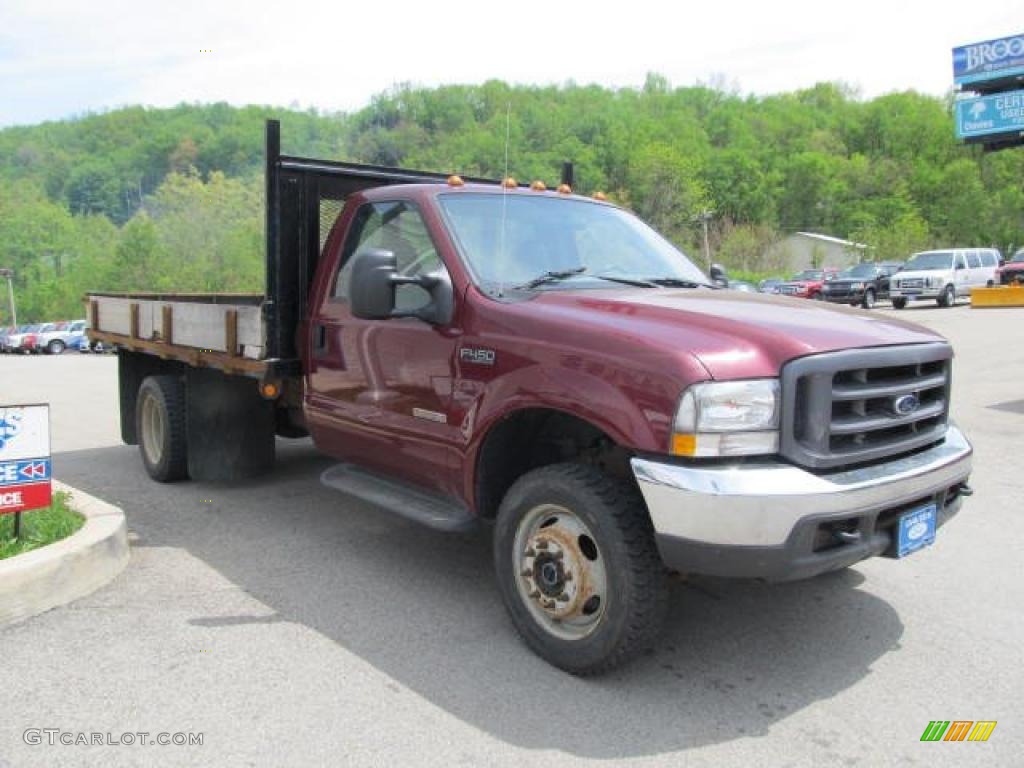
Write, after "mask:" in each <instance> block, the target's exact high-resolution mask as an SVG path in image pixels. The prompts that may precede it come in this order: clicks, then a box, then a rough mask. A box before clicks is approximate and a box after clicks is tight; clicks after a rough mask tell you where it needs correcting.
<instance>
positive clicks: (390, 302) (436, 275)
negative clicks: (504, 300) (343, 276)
mask: <svg viewBox="0 0 1024 768" xmlns="http://www.w3.org/2000/svg"><path fill="white" fill-rule="evenodd" d="M352 258H353V262H352V281H351V284H350V286H349V301H350V304H351V307H352V314H353V315H355V316H356V317H358V318H361V319H363V320H388V319H390V318H393V317H415V318H418V319H420V320H423V321H424V322H427V323H433V324H438V325H443V324H445V323H449V322H451V319H452V314H453V312H454V308H455V291H454V289H453V288H452V283H451V279H450V278H449V277H448V273H447V272H446V271H445V270H444V269H438V270H437V271H436V272H430V273H427V274H423V275H415V276H412V277H406V276H403V275H399V274H398V260H397V258H396V257H395V254H394V252H392V251H385V250H383V249H381V248H369V249H367V250H365V251H360V252H359V253H357V254H355V255H354V256H353V257H352ZM400 285H418V286H420V287H421V288H423V289H424V290H425V291H426V292H427V293H428V294H430V301H429V302H428V303H427V304H426V305H424V306H422V307H420V308H418V309H414V310H399V309H395V289H396V288H398V286H400Z"/></svg>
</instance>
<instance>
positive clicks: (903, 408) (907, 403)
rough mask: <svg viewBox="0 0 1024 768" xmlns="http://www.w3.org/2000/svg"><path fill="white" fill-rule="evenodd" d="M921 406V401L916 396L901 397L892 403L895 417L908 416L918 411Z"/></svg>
mask: <svg viewBox="0 0 1024 768" xmlns="http://www.w3.org/2000/svg"><path fill="white" fill-rule="evenodd" d="M920 405H921V401H920V400H919V399H918V397H917V395H903V396H902V397H897V398H896V399H895V400H893V402H892V409H893V410H894V411H895V412H896V415H897V416H909V415H910V414H912V413H913V412H914V411H916V410H917V409H918V407H919V406H920Z"/></svg>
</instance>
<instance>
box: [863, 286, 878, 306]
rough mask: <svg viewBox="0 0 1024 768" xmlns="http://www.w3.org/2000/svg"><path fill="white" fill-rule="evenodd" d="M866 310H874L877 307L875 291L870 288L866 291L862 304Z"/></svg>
mask: <svg viewBox="0 0 1024 768" xmlns="http://www.w3.org/2000/svg"><path fill="white" fill-rule="evenodd" d="M861 306H862V307H864V309H873V308H874V306H875V289H874V288H868V289H866V290H865V291H864V300H863V301H862V302H861Z"/></svg>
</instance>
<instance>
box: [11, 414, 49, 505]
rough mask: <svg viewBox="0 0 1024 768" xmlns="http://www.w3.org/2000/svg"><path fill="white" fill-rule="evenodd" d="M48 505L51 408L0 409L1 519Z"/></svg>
mask: <svg viewBox="0 0 1024 768" xmlns="http://www.w3.org/2000/svg"><path fill="white" fill-rule="evenodd" d="M50 501H51V490H50V406H48V405H12V406H0V515H3V514H9V513H12V512H24V511H25V510H28V509H39V508H41V507H47V506H49V505H50Z"/></svg>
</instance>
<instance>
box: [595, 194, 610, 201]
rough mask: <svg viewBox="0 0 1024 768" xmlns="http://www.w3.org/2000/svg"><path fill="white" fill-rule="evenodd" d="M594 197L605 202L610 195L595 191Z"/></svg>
mask: <svg viewBox="0 0 1024 768" xmlns="http://www.w3.org/2000/svg"><path fill="white" fill-rule="evenodd" d="M594 199H595V200H600V201H601V202H604V201H605V200H607V199H608V195H606V194H605V193H604V192H595V193H594Z"/></svg>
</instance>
